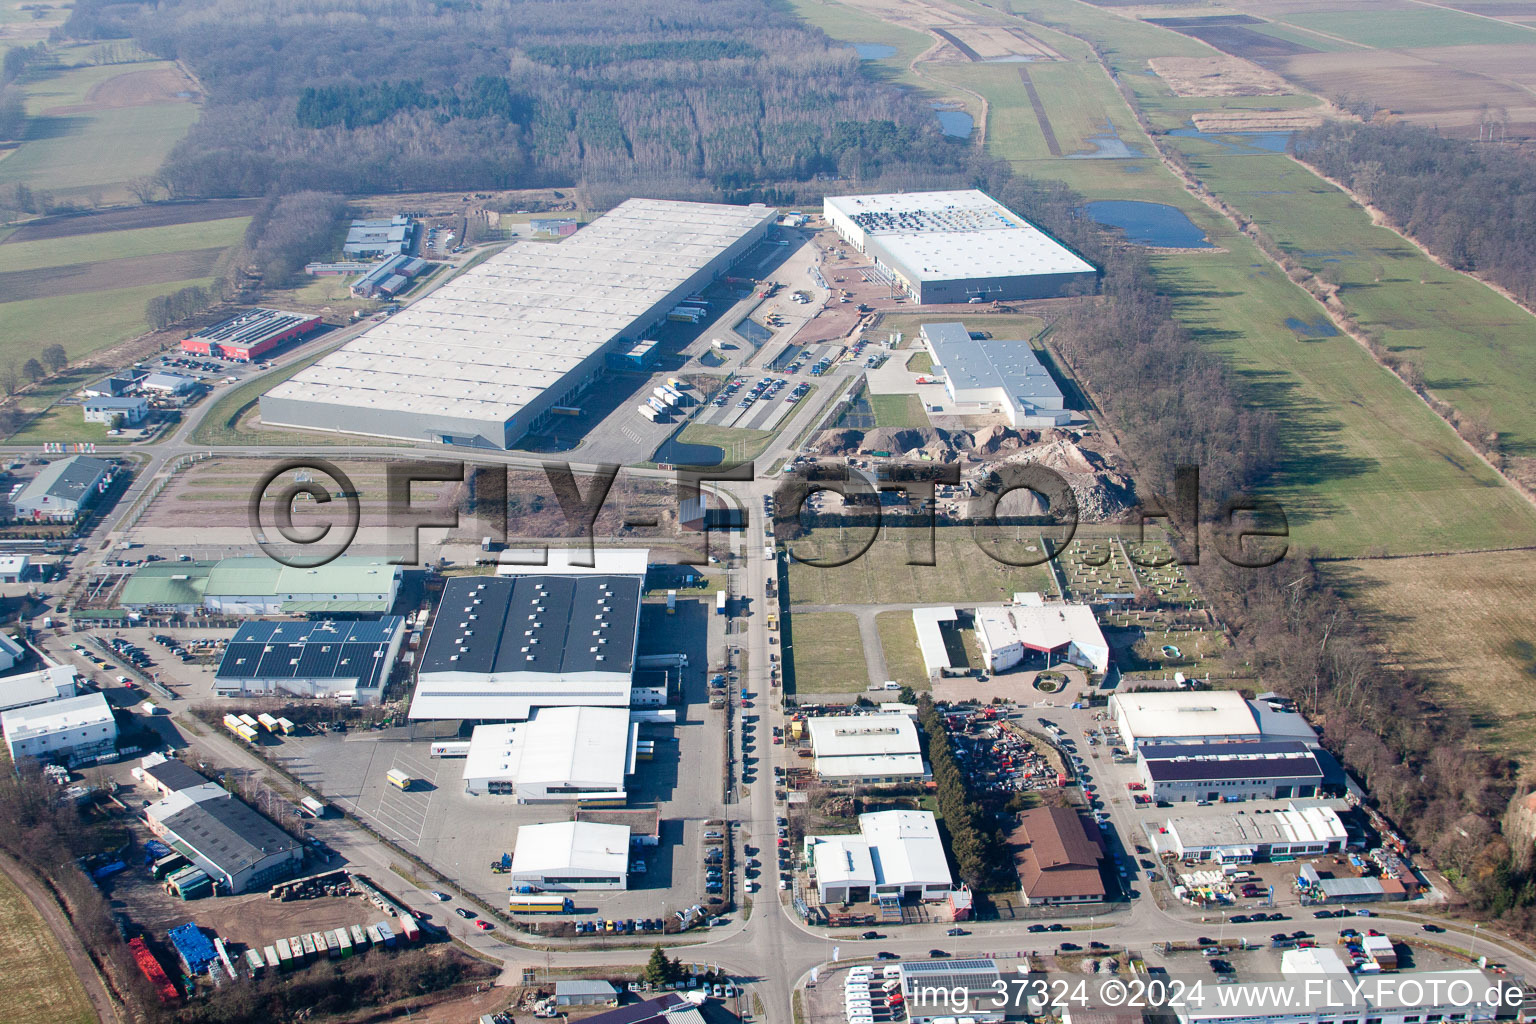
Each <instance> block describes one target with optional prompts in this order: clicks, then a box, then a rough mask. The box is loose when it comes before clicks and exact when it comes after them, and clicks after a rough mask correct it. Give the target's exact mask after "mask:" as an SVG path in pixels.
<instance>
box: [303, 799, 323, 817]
mask: <svg viewBox="0 0 1536 1024" xmlns="http://www.w3.org/2000/svg"><path fill="white" fill-rule="evenodd" d="M299 807H300V808H302V809H303V811H304V813H305V814H307V815H309V816H310V817H311V818H323V817H325V804H323V803H321V802H320V801H319V800H316V799H315V798H314V797H312V796H307V797H305V798H304V799H302V800H300V801H299Z"/></svg>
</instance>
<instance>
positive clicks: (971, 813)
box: [917, 693, 1017, 892]
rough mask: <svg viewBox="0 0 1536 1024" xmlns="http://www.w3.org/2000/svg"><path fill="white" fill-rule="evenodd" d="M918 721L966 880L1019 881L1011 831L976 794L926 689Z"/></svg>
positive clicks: (999, 884) (983, 886)
mask: <svg viewBox="0 0 1536 1024" xmlns="http://www.w3.org/2000/svg"><path fill="white" fill-rule="evenodd" d="M917 720H918V722H919V723H921V724H922V727H923V733H924V735H925V739H926V745H927V754H928V763H929V765H930V766H931V768H932V770H933V784H934V788H935V794H936V796H937V798H938V804H939V815H940V817H942V818H943V820H944V827H945V828H946V829H947V830H948V832H949V849H950V852H951V853H952V854H954V858H955V866H956V868H958V870H959V874H960V878H961V880H962V881H964V882H965V884H966V885H968V886H970V887H971V888H972V889H975V890H976V891H978V892H993V891H997V890H1000V889H1005V888H1010V887H1012V886H1014V885H1016V884H1017V876H1015V875H1014V872H1013V858H1012V855H1011V854H1010V852H1009V848H1008V836H1007V833H1006V832H1004V830H1003V829H1002V827H1001V823H1000V822H999V820H998V819H997V817H996V815H995V814H994V813H993V812H991V811H989V810H988V809H987V808H986V807H984V806H983V805H982V804H981V803H979V802H977V801H975V800H973V799H972V798H971V792H970V789H969V787H968V786H967V785H966V781H965V771H964V770H963V769H962V768H961V767H960V765H959V764H958V763H957V762H956V761H955V755H954V751H953V750H951V749H950V745H949V732H948V731H947V730H946V729H945V728H944V717H943V716H942V715H940V714H939V712H938V709H936V708H935V707H934V706H933V698H932V697H930V696H929V695H928V694H926V693H925V694H923V695H922V696H921V697H919V698H918V702H917Z"/></svg>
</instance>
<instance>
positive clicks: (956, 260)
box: [822, 189, 1098, 304]
mask: <svg viewBox="0 0 1536 1024" xmlns="http://www.w3.org/2000/svg"><path fill="white" fill-rule="evenodd" d="M822 208H823V212H824V213H825V215H826V218H827V223H828V224H830V225H832V227H833V228H834V229H836V231H837V233H838V234H839V235H841V236H842V237H843V238H844V239H845V240H846V241H847V242H848V244H850V245H852V246H853V247H854V248H856V249H858V250H859V251H860V252H862V253H866V254H868V255H869V256H871V257H873V259H874V261H875V266H876V267H877V268H878V269H879V270H880V271H881V272H882V273H884V274H885V275H886V276H888V277H889V278H890V279H891V280H892V281H893V282H894V283H895V284H896V285H897V286H898V287H900V288H901V289H902V290H903V291H905V292H906V293H907V294H908V295H909V296H911V297H912V299H913V300H914V301H916V302H920V303H923V304H929V303H937V302H971V301H973V300H974V301H992V300H1000V299H1044V298H1051V297H1053V296H1058V295H1066V294H1071V293H1075V292H1081V291H1092V290H1093V288H1094V287H1095V286H1096V285H1097V282H1098V271H1097V270H1095V269H1094V267H1093V265H1092V264H1091V263H1089V262H1087V261H1086V260H1084V259H1083V258H1082V257H1080V256H1078V255H1077V254H1076V253H1074V252H1073V251H1072V250H1071V249H1068V248H1067V247H1066V246H1064V245H1062V244H1061V243H1060V242H1058V241H1056V240H1055V239H1054V238H1052V237H1051V236H1050V235H1047V234H1046V233H1045V232H1044V231H1041V230H1040V229H1039V228H1037V227H1035V226H1034V225H1033V224H1031V223H1029V222H1028V221H1027V220H1025V219H1024V218H1022V217H1020V216H1018V215H1017V214H1015V213H1013V212H1012V211H1010V210H1008V209H1007V208H1006V207H1004V206H1003V205H1002V204H1000V203H999V202H997V200H995V199H993V198H992V197H991V196H989V195H987V194H986V193H984V192H980V191H978V190H976V189H964V190H961V191H954V192H902V193H893V194H886V195H865V196H828V197H827V198H826V200H825V201H824V202H823V204H822Z"/></svg>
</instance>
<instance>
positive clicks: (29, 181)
mask: <svg viewBox="0 0 1536 1024" xmlns="http://www.w3.org/2000/svg"><path fill="white" fill-rule="evenodd" d="M173 66H174V65H172V64H170V63H168V62H165V61H148V62H143V63H138V64H112V65H102V66H95V67H91V66H87V67H66V68H61V69H57V70H51V71H45V72H39V73H37V74H36V75H29V76H26V78H25V80H24V82H23V83H22V86H21V87H22V89H23V90H24V92H25V94H26V102H27V112H28V114H29V115H31V116H32V117H33V118H34V120H33V122H32V124H31V125H30V126H29V136H28V138H27V139H25V140H24V141H23V142H22V144H21V146H20V147H18V148H17V149H16V150H15V151H13V152H12V153H10V154H9V155H8V156H6V157H5V159H3V160H0V186H5V185H13V184H19V185H26V186H28V187H29V188H32V189H34V190H38V191H46V192H48V193H50V194H52V195H54V196H55V197H56V198H67V199H71V200H75V201H81V202H85V203H91V204H98V203H102V202H106V203H122V202H132V201H133V196H132V194H131V193H130V192H129V191H128V189H127V188H126V183H127V182H129V181H131V180H133V179H134V178H140V177H146V176H149V175H153V174H154V173H155V171H157V170H159V168H160V165H161V164H162V163H164V161H165V158H166V156H167V155H169V153H170V151H171V147H173V146H174V145H175V144H176V143H177V142H178V141H180V140H181V138H182V137H183V136H185V135H186V133H187V129H189V128H190V127H191V126H192V123H193V122H194V121H196V120H197V115H198V107H197V106H196V105H195V104H193V103H190V102H186V101H184V100H166V101H158V102H146V103H143V104H141V105H134V106H120V107H113V106H102V105H100V104H95V103H91V102H88V97H89V95H90V91H91V89H92V88H94V87H96V86H98V85H101V84H102V83H105V82H108V81H110V80H111V79H113V78H116V77H118V76H121V75H127V74H132V73H135V72H142V71H156V70H165V69H169V68H172V67H173Z"/></svg>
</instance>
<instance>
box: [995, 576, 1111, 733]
mask: <svg viewBox="0 0 1536 1024" xmlns="http://www.w3.org/2000/svg"><path fill="white" fill-rule="evenodd" d="M976 628H977V629H979V630H981V631H982V632H983V633H985V634H986V637H987V644H988V645H989V646H990V647H992V648H993V649H994V650H996V649H997V648H1000V647H1007V646H1009V645H1011V644H1023V645H1024V646H1025V647H1028V648H1030V649H1031V650H1036V651H1054V650H1057V649H1058V648H1061V647H1065V646H1066V645H1067V644H1076V645H1077V648H1078V650H1079V651H1080V652H1081V653H1083V654H1084V655H1090V656H1092V658H1093V662H1094V667H1095V668H1097V669H1098V670H1099V671H1101V672H1102V671H1103V670H1104V669H1105V668H1107V667H1108V666H1109V644H1108V642H1107V641H1106V640H1105V639H1104V633H1103V631H1102V630H1100V629H1099V621H1098V619H1096V618H1094V615H1093V609H1092V608H1090V607H1088V606H1087V605H1085V604H1041V605H1005V606H1004V607H1001V608H978V609H976ZM1136 734H1137V735H1138V736H1140V735H1141V732H1140V730H1137V733H1136Z"/></svg>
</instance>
